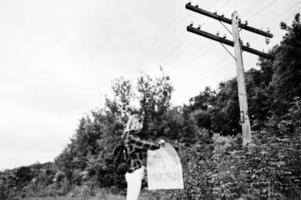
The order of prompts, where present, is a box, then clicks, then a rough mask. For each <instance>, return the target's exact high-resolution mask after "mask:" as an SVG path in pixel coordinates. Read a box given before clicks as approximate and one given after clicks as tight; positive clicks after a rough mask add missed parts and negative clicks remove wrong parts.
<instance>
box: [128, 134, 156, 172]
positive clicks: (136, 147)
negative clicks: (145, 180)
mask: <svg viewBox="0 0 301 200" xmlns="http://www.w3.org/2000/svg"><path fill="white" fill-rule="evenodd" d="M124 141H125V147H126V149H127V151H128V152H129V155H130V168H129V172H133V171H135V170H136V169H139V168H140V167H142V166H146V154H147V150H156V149H159V148H160V145H159V144H156V143H153V142H148V141H146V140H142V139H141V138H139V137H138V136H136V135H133V134H131V133H127V134H126V135H125V140H124Z"/></svg>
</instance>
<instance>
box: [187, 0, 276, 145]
mask: <svg viewBox="0 0 301 200" xmlns="http://www.w3.org/2000/svg"><path fill="white" fill-rule="evenodd" d="M185 7H186V9H188V10H191V11H194V12H197V13H199V14H202V15H205V16H207V17H210V18H213V19H216V20H218V21H219V22H221V23H222V22H224V23H228V24H231V25H232V33H231V34H232V35H233V41H231V40H227V39H226V38H225V37H219V36H218V35H217V36H216V35H213V34H211V33H208V32H206V31H202V30H201V27H198V28H194V27H193V25H192V24H191V25H189V26H187V31H189V32H192V33H195V34H197V35H200V36H203V37H206V38H208V39H211V40H214V41H217V42H220V43H221V44H222V45H223V44H226V45H229V46H233V47H234V54H235V56H233V57H234V59H235V63H236V69H237V85H238V98H239V108H240V123H241V126H242V137H243V145H247V144H249V143H251V142H252V140H251V138H252V134H251V126H250V119H249V113H248V101H247V92H246V85H245V77H244V67H243V58H242V50H244V51H247V52H249V53H253V54H255V55H258V56H261V57H264V58H267V59H273V56H272V55H270V54H267V53H264V52H261V51H258V50H256V49H253V48H250V47H249V45H246V46H244V45H242V42H241V39H240V37H239V28H241V29H244V30H247V31H250V32H253V33H256V34H259V35H262V36H265V37H268V38H271V37H273V35H272V34H271V33H269V32H265V31H262V30H260V29H256V28H253V27H250V26H248V25H247V23H245V24H241V23H240V19H239V17H238V14H237V12H236V11H235V12H233V14H232V19H228V18H226V17H224V16H223V15H218V14H217V13H212V12H209V11H206V10H204V9H201V8H199V6H198V5H195V6H193V5H191V3H187V4H186V6H185ZM227 30H228V29H227ZM228 31H229V30H228ZM229 32H230V31H229Z"/></svg>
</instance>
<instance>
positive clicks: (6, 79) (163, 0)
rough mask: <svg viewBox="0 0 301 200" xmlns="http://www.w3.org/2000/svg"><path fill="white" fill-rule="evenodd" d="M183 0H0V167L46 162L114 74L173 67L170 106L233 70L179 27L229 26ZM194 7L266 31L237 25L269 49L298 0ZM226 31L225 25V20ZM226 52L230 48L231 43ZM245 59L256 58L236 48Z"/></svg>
mask: <svg viewBox="0 0 301 200" xmlns="http://www.w3.org/2000/svg"><path fill="white" fill-rule="evenodd" d="M186 3H187V1H183V0H152V1H146V0H127V1H124V0H123V1H121V0H120V1H118V0H115V1H112V0H85V1H80V0H51V1H41V0H26V1H22V0H1V1H0V170H4V169H11V168H15V167H19V166H24V165H30V164H33V163H38V162H40V163H43V162H48V161H53V160H54V159H55V157H56V156H58V155H59V154H60V152H62V150H63V149H64V147H65V146H66V144H67V143H68V142H69V141H70V138H71V137H72V136H73V135H74V133H75V130H76V128H77V126H78V124H79V120H80V119H81V118H82V117H83V116H85V115H87V114H88V113H89V112H90V111H91V110H95V109H97V108H100V107H101V106H102V105H103V102H104V98H105V95H107V94H108V95H110V94H111V86H112V82H113V81H114V80H115V79H117V78H120V77H124V78H125V79H129V80H132V81H133V82H135V81H136V79H137V77H138V76H140V75H141V74H149V75H151V76H158V75H159V74H160V66H162V68H163V69H164V71H165V73H166V74H168V75H170V77H171V80H172V82H173V85H174V87H175V91H174V94H173V97H172V103H173V105H182V104H184V103H188V100H189V98H191V97H193V96H196V95H197V94H199V92H200V91H202V90H203V89H204V88H205V87H206V86H210V87H211V88H213V89H216V88H217V87H218V83H220V82H222V81H226V80H228V79H230V78H233V77H235V74H236V67H235V62H234V60H233V58H232V57H231V56H230V55H229V54H228V53H227V51H226V50H225V49H224V48H223V47H222V46H221V45H220V44H219V43H217V42H214V41H212V40H208V39H205V38H202V37H200V36H198V35H195V34H192V33H189V32H187V31H186V26H187V25H189V24H190V23H191V22H193V23H194V24H195V25H198V24H202V29H203V30H205V31H207V32H211V33H214V34H215V33H217V31H219V33H220V35H221V36H223V35H224V34H226V36H227V38H228V39H231V37H232V36H231V35H230V34H229V33H228V32H227V30H226V29H225V28H224V27H223V26H222V25H221V24H220V23H219V22H218V21H216V20H213V19H210V18H208V17H205V16H202V15H199V14H197V13H193V12H191V11H189V10H186V9H185V4H186ZM192 4H198V5H199V6H200V7H201V8H203V9H206V10H209V11H212V12H215V11H217V12H218V13H219V14H224V15H225V17H228V18H230V17H231V13H232V12H233V11H234V10H237V11H238V15H239V16H240V18H241V19H242V21H245V20H248V24H249V25H250V26H253V27H257V28H260V29H261V28H262V29H263V30H268V29H269V30H270V31H271V33H273V34H274V37H273V38H272V39H271V40H270V44H269V45H267V44H266V43H265V38H264V37H262V36H259V35H256V34H253V33H250V32H247V31H244V30H242V31H241V32H240V34H241V38H242V40H243V42H244V43H246V42H250V45H251V47H253V48H256V49H258V50H261V51H265V52H267V51H268V50H269V49H270V48H271V47H272V46H273V45H275V44H278V43H279V42H280V40H281V37H282V35H283V33H284V32H283V31H281V30H280V28H279V23H280V21H284V22H288V23H290V22H291V21H292V19H293V16H294V14H296V13H297V12H300V10H301V1H300V0H252V1H250V0H249V1H246V0H199V1H197V0H195V1H192ZM227 27H228V28H229V29H230V30H231V26H229V25H227ZM228 49H229V51H230V52H233V49H232V47H228ZM243 58H244V68H245V70H249V69H251V68H258V66H257V65H256V63H257V62H258V57H257V56H255V55H253V54H249V53H246V52H243Z"/></svg>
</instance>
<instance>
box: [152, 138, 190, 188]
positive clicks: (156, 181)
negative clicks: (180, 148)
mask: <svg viewBox="0 0 301 200" xmlns="http://www.w3.org/2000/svg"><path fill="white" fill-rule="evenodd" d="M147 177H148V189H149V190H158V189H183V188H184V184H183V173H182V165H181V161H180V158H179V156H178V154H177V152H176V150H175V149H174V148H173V146H172V145H171V144H169V143H165V145H164V147H161V148H160V149H158V150H154V151H151V150H149V151H147Z"/></svg>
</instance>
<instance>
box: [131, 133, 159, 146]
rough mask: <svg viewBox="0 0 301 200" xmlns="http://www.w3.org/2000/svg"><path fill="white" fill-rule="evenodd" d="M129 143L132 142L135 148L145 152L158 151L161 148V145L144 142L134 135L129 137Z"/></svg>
mask: <svg viewBox="0 0 301 200" xmlns="http://www.w3.org/2000/svg"><path fill="white" fill-rule="evenodd" d="M128 140H129V142H131V143H132V144H133V145H134V147H135V148H137V149H145V150H148V149H149V150H156V149H159V148H160V145H159V144H157V143H153V142H149V141H146V140H142V139H140V138H138V137H135V136H133V135H129V136H128Z"/></svg>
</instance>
